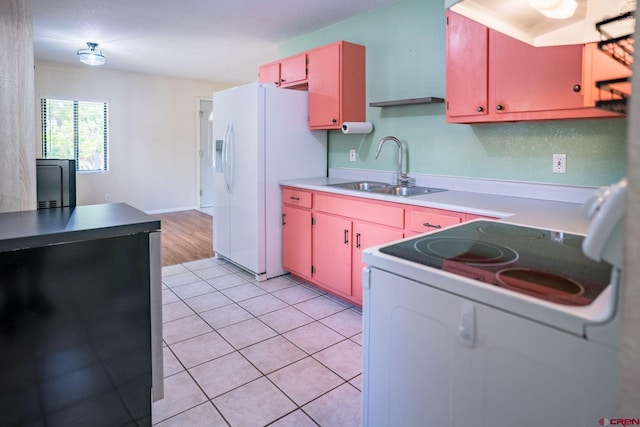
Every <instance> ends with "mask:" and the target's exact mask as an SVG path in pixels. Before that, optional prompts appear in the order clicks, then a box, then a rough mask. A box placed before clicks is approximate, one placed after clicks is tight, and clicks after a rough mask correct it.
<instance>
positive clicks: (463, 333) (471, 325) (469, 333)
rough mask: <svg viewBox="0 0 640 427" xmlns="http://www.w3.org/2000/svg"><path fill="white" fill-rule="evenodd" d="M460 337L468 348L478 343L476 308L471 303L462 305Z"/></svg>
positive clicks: (467, 302)
mask: <svg viewBox="0 0 640 427" xmlns="http://www.w3.org/2000/svg"><path fill="white" fill-rule="evenodd" d="M458 337H459V338H460V341H462V343H463V344H464V345H466V346H467V347H470V348H472V347H473V346H474V345H475V343H476V307H475V305H473V303H472V302H471V301H464V302H463V303H462V311H461V313H460V326H458Z"/></svg>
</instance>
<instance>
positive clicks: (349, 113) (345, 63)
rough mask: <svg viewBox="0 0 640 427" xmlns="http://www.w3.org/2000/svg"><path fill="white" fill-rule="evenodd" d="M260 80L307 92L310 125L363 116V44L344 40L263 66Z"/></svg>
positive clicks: (328, 126) (330, 125) (338, 122)
mask: <svg viewBox="0 0 640 427" xmlns="http://www.w3.org/2000/svg"><path fill="white" fill-rule="evenodd" d="M259 76H260V83H276V84H277V85H278V86H279V87H283V88H289V89H302V90H305V89H306V90H308V91H309V128H310V129H328V130H331V129H341V128H342V123H343V122H363V121H365V117H366V109H365V108H366V105H365V102H366V82H365V47H364V46H361V45H358V44H354V43H349V42H346V41H343V40H340V41H337V42H335V43H331V44H328V45H326V46H321V47H317V48H315V49H312V50H309V51H307V52H304V53H300V54H297V55H293V56H289V57H287V58H284V59H281V60H278V61H274V62H270V63H268V64H265V65H262V66H261V67H260V70H259Z"/></svg>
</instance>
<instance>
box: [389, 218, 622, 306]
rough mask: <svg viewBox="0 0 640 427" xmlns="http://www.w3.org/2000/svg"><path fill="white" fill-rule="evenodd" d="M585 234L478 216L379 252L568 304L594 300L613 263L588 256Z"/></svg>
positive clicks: (609, 273)
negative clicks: (585, 246)
mask: <svg viewBox="0 0 640 427" xmlns="http://www.w3.org/2000/svg"><path fill="white" fill-rule="evenodd" d="M583 240H584V237H583V236H578V235H574V234H568V233H561V232H556V231H549V230H542V229H537V228H530V227H524V226H519V225H513V224H505V223H500V222H493V221H473V222H469V223H466V224H462V225H460V226H457V227H453V228H449V229H446V230H442V231H438V232H433V233H429V234H424V235H422V236H419V237H416V238H414V239H411V240H406V241H404V242H401V243H397V244H394V245H390V246H386V247H383V248H381V249H380V252H382V253H385V254H389V255H392V256H396V257H399V258H403V259H406V260H410V261H413V262H417V263H420V264H424V265H427V266H429V267H433V268H438V269H441V270H445V271H449V272H451V273H455V274H459V275H461V276H464V277H468V278H471V279H475V280H479V281H481V282H484V283H488V284H492V285H495V286H500V287H502V288H505V289H509V290H512V291H515V292H520V293H524V294H527V295H531V296H534V297H537V298H541V299H544V300H547V301H553V302H556V303H560V304H567V305H588V304H590V303H591V302H592V301H593V300H594V299H595V298H596V297H597V296H598V295H599V294H600V293H601V292H602V291H603V290H604V289H605V288H606V287H607V285H608V284H609V279H610V276H611V266H610V265H608V264H606V263H598V262H595V261H593V260H591V259H589V258H587V257H586V256H585V255H584V254H583V252H582V241H583Z"/></svg>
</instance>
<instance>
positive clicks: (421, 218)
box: [407, 211, 464, 233]
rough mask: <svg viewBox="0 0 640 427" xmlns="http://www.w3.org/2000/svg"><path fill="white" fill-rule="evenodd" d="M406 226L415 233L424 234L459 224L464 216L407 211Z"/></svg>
mask: <svg viewBox="0 0 640 427" xmlns="http://www.w3.org/2000/svg"><path fill="white" fill-rule="evenodd" d="M407 216H408V218H407V226H408V227H409V230H411V231H415V232H417V233H426V232H429V231H434V230H437V229H439V228H443V227H448V226H449V225H454V224H460V223H461V222H462V218H463V216H464V214H462V213H461V214H456V213H454V212H452V213H451V215H442V214H437V213H432V212H420V211H407Z"/></svg>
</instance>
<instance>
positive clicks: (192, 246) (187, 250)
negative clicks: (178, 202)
mask: <svg viewBox="0 0 640 427" xmlns="http://www.w3.org/2000/svg"><path fill="white" fill-rule="evenodd" d="M154 216H155V217H156V218H158V219H159V220H160V221H161V233H160V236H161V241H162V243H161V245H162V266H163V267H164V266H168V265H174V264H181V263H183V262H189V261H195V260H199V259H204V258H210V257H212V256H213V255H214V253H213V218H212V217H211V215H207V214H205V213H202V212H199V211H196V210H189V211H181V212H170V213H164V214H155V215H154Z"/></svg>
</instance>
